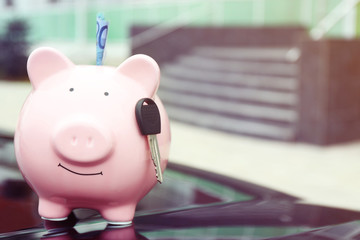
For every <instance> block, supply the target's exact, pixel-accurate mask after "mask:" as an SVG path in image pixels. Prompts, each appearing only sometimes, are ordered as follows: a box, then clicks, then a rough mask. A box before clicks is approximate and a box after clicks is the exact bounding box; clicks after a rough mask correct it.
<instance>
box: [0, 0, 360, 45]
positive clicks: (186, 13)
mask: <svg viewBox="0 0 360 240" xmlns="http://www.w3.org/2000/svg"><path fill="white" fill-rule="evenodd" d="M340 1H342V0H256V1H255V0H223V1H221V0H214V1H210V0H194V1H169V2H164V1H161V2H160V3H157V4H156V3H151V4H149V3H148V4H142V5H141V4H126V3H119V4H112V5H101V6H98V5H94V4H92V2H91V1H88V4H87V6H86V9H84V11H83V12H84V13H83V16H82V17H83V18H84V19H83V22H85V24H83V25H80V26H83V27H84V28H85V30H83V31H80V32H81V33H79V31H78V30H77V29H78V28H79V24H77V21H78V19H79V17H78V16H76V14H77V13H78V11H77V9H76V6H73V7H67V8H65V7H62V8H58V9H57V7H58V6H56V4H53V8H51V9H50V10H49V11H40V10H38V11H29V12H22V13H21V14H14V15H12V14H3V15H5V17H4V16H0V19H1V20H2V22H6V21H7V20H11V19H13V18H22V19H25V20H26V21H27V22H28V24H29V26H30V29H31V34H30V39H31V41H33V42H37V41H53V40H55V41H73V40H74V41H76V40H78V38H83V39H85V40H86V41H88V42H91V41H95V40H94V39H95V27H96V25H95V19H96V14H97V13H98V12H99V11H100V12H103V13H104V15H105V17H106V18H107V19H108V20H109V21H110V26H109V37H108V39H109V41H110V42H122V41H125V40H126V39H127V38H128V37H129V36H128V34H129V28H130V27H131V25H132V24H149V25H155V24H159V23H161V22H164V21H169V20H171V19H174V18H175V17H177V16H180V15H183V16H182V17H183V18H182V20H184V19H185V20H190V25H193V26H209V25H217V26H252V25H265V26H274V25H275V26H278V25H305V26H306V27H308V28H309V29H310V28H311V27H312V26H314V25H315V24H316V23H317V22H318V21H319V20H320V19H321V18H322V17H323V16H324V15H325V14H326V13H328V12H329V11H331V10H332V9H333V8H334V7H335V6H336V5H337V4H338V3H339V2H340ZM60 2H61V1H60ZM129 2H131V1H129ZM359 10H360V7H359V6H358V7H357V12H359ZM357 19H360V17H359V16H357ZM343 21H344V20H341V21H340V22H339V23H337V24H336V25H335V26H334V27H333V28H332V29H331V30H330V31H329V33H328V36H332V37H341V36H342V34H343V28H344V22H343ZM172 24H175V23H172ZM354 26H355V28H356V29H355V30H354V31H355V32H356V33H357V35H359V34H360V27H359V24H356V25H354Z"/></svg>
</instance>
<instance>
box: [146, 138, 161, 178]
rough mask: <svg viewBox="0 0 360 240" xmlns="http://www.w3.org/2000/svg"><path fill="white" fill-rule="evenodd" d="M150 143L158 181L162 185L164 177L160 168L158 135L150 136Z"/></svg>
mask: <svg viewBox="0 0 360 240" xmlns="http://www.w3.org/2000/svg"><path fill="white" fill-rule="evenodd" d="M148 141H149V146H150V152H151V159H152V160H153V162H154V166H155V172H156V179H157V181H158V182H159V183H162V182H163V176H162V171H161V166H160V151H159V144H158V141H157V138H156V135H148Z"/></svg>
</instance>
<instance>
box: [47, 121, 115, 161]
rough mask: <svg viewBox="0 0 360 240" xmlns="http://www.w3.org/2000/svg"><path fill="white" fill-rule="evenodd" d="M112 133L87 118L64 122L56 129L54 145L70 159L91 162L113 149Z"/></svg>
mask: <svg viewBox="0 0 360 240" xmlns="http://www.w3.org/2000/svg"><path fill="white" fill-rule="evenodd" d="M113 145H114V141H113V138H112V135H111V133H110V132H109V130H107V129H106V128H105V127H103V126H101V125H100V124H97V123H94V122H89V121H86V120H80V121H68V122H63V123H62V124H60V126H58V128H57V129H56V130H55V133H54V136H53V146H54V148H55V151H56V153H57V154H59V155H60V156H61V157H63V158H65V159H66V160H68V161H73V162H79V163H89V162H95V161H99V160H102V159H104V158H105V157H106V156H108V155H109V154H110V153H111V152H112V150H113Z"/></svg>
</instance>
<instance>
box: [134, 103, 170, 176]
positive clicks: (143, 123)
mask: <svg viewBox="0 0 360 240" xmlns="http://www.w3.org/2000/svg"><path fill="white" fill-rule="evenodd" d="M135 115H136V121H137V123H138V125H139V128H140V131H141V134H142V135H146V136H147V139H148V143H149V147H150V153H151V159H152V160H153V163H154V166H155V173H156V179H157V181H158V182H159V183H162V181H163V176H162V171H161V166H160V151H159V144H158V141H157V137H156V134H159V133H160V132H161V120H160V112H159V109H158V107H157V106H156V103H155V102H154V101H153V100H152V99H151V98H142V99H140V100H139V101H138V102H137V104H136V107H135Z"/></svg>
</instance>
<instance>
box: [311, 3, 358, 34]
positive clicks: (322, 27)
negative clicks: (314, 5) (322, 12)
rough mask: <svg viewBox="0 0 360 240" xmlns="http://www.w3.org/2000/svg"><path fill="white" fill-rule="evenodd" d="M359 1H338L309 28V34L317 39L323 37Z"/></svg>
mask: <svg viewBox="0 0 360 240" xmlns="http://www.w3.org/2000/svg"><path fill="white" fill-rule="evenodd" d="M359 2H360V0H343V1H340V2H339V4H338V5H337V6H335V7H334V8H333V9H332V10H331V11H330V12H329V13H328V14H327V15H326V16H325V17H324V18H323V19H321V20H320V21H319V22H318V24H316V25H315V27H313V28H312V29H311V30H310V36H311V37H312V38H313V39H315V40H319V39H321V38H323V37H324V36H325V35H326V33H328V32H329V31H330V30H331V29H332V28H333V27H334V26H335V25H336V24H337V23H338V22H339V21H340V20H341V19H343V18H344V17H345V16H347V15H348V14H349V13H350V12H351V11H352V10H353V9H354V8H355V7H356V6H357V4H358V3H359Z"/></svg>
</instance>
